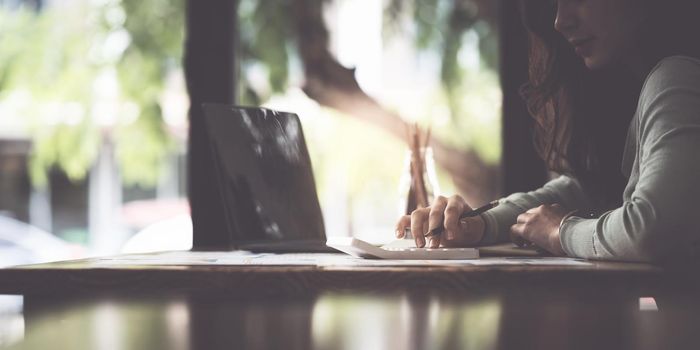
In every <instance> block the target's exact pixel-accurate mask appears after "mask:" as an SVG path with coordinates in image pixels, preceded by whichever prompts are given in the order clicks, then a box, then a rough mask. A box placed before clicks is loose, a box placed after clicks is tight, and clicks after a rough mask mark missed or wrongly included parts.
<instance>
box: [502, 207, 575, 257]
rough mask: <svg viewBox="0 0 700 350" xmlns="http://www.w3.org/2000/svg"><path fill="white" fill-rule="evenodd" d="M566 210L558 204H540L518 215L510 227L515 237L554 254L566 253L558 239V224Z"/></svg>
mask: <svg viewBox="0 0 700 350" xmlns="http://www.w3.org/2000/svg"><path fill="white" fill-rule="evenodd" d="M567 212H568V211H567V210H566V209H565V208H564V207H562V206H561V205H559V204H553V205H540V206H539V207H537V208H532V209H530V210H528V211H526V212H524V213H522V214H520V215H519V216H518V221H517V223H516V224H515V225H513V226H511V227H510V232H511V234H512V235H513V236H515V238H521V239H524V240H526V241H528V242H532V243H534V244H536V245H537V246H539V247H541V248H543V249H546V250H547V251H549V252H550V253H552V254H554V255H566V253H565V252H564V248H562V246H561V241H559V224H560V223H561V220H562V219H563V218H564V216H566V213H567Z"/></svg>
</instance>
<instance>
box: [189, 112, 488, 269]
mask: <svg viewBox="0 0 700 350" xmlns="http://www.w3.org/2000/svg"><path fill="white" fill-rule="evenodd" d="M202 107H203V109H204V120H205V121H204V124H205V126H206V131H207V133H208V138H209V145H210V148H211V152H212V155H213V157H212V158H213V161H214V168H215V172H216V174H215V179H216V181H217V188H218V189H219V193H220V198H219V200H220V202H221V205H222V206H223V207H224V211H225V213H226V218H225V222H226V227H225V230H226V232H225V233H226V234H228V235H229V237H232V239H233V241H234V242H233V246H234V248H236V249H241V250H250V251H258V252H275V253H283V252H337V251H338V250H340V251H343V252H346V253H348V254H351V255H355V256H361V257H374V258H394V259H431V258H432V259H457V258H461V259H467V258H475V257H478V256H479V254H478V250H476V249H474V248H450V249H444V248H439V249H426V248H415V247H396V246H391V247H386V248H385V249H383V248H381V247H376V246H374V245H371V244H368V243H367V242H364V241H361V240H358V239H356V238H351V239H335V238H334V239H331V240H329V241H328V242H327V241H326V234H325V232H324V224H323V216H322V213H321V207H320V205H319V202H318V196H317V193H316V185H315V181H314V175H313V171H312V167H311V160H310V158H309V153H308V150H307V148H306V142H305V139H304V134H303V132H302V128H301V122H300V120H299V117H298V116H297V115H296V114H294V113H287V112H280V111H274V110H271V109H266V108H258V107H238V106H231V105H225V104H211V103H206V104H204V105H203V106H202ZM327 243H328V245H332V246H333V248H331V247H329V246H328V245H327ZM334 248H335V249H334ZM336 249H338V250H336Z"/></svg>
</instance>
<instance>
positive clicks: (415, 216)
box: [411, 208, 430, 248]
mask: <svg viewBox="0 0 700 350" xmlns="http://www.w3.org/2000/svg"><path fill="white" fill-rule="evenodd" d="M429 213H430V208H419V209H416V210H414V211H413V212H412V213H411V234H412V235H413V239H414V240H415V241H416V247H418V248H423V247H424V246H425V237H424V235H425V232H426V231H427V226H428V214H429ZM424 227H425V228H424Z"/></svg>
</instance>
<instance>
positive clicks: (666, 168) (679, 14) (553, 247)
mask: <svg viewBox="0 0 700 350" xmlns="http://www.w3.org/2000/svg"><path fill="white" fill-rule="evenodd" d="M698 3H699V2H698V1H696V0H558V1H536V0H523V1H521V10H522V14H523V19H524V22H525V24H526V27H527V28H528V30H529V32H530V44H531V49H530V81H529V83H528V84H527V85H526V86H525V87H524V88H523V96H524V98H525V99H526V102H527V105H528V107H529V110H530V113H531V114H532V115H533V117H534V119H535V121H536V123H535V135H534V140H535V146H536V149H537V151H538V152H539V154H540V156H541V157H542V158H543V159H544V161H545V163H546V164H547V166H548V168H549V169H550V170H551V171H553V172H556V173H559V174H562V175H561V176H559V177H557V178H555V179H554V180H552V181H550V182H548V183H547V184H545V185H544V187H542V188H540V189H538V190H535V191H532V192H529V193H516V194H513V195H510V196H508V197H507V198H504V199H501V200H500V201H499V202H500V205H499V206H498V207H496V208H494V209H492V210H490V211H488V212H486V213H484V214H482V215H480V216H477V217H474V218H469V219H465V220H462V221H460V220H459V215H460V214H461V213H462V212H464V211H466V210H470V209H471V208H470V207H469V206H468V205H467V203H465V201H464V199H463V198H461V197H460V196H453V197H451V198H449V199H447V198H444V197H439V198H437V199H436V200H435V202H434V203H433V205H432V206H431V207H429V208H423V209H418V210H416V211H414V212H413V213H412V214H411V215H410V216H404V217H402V218H401V219H400V220H399V223H398V225H397V231H396V234H397V236H398V237H403V234H404V233H403V231H404V230H403V228H404V227H410V229H411V232H412V234H413V236H414V237H415V240H416V245H417V246H420V247H423V246H425V245H426V238H425V237H424V235H425V233H426V232H428V231H429V230H432V229H433V228H436V227H438V226H439V225H440V223H443V224H444V227H445V232H444V233H443V234H442V235H440V236H435V237H430V238H429V239H428V242H427V245H428V246H430V247H438V246H439V245H443V246H474V245H484V244H493V243H497V242H503V241H507V240H508V239H509V236H511V238H513V239H522V240H525V241H528V242H531V243H533V244H536V245H537V246H539V247H541V248H544V249H546V250H547V251H549V252H551V253H552V254H555V255H569V256H575V257H582V258H590V259H608V260H624V261H645V262H663V261H668V260H671V259H672V258H679V259H680V258H692V257H695V256H697V254H698V250H699V249H698V242H700V220H697V219H696V218H695V216H696V215H697V214H696V213H698V212H700V205H696V204H695V203H698V202H700V183H698V182H697V181H700V59H699V58H700V50H698V47H699V46H700V45H699V44H698V42H697V39H696V38H695V37H696V36H697V35H698V34H699V33H700V31H699V30H698V27H694V24H693V23H695V22H696V21H697V19H696V18H694V17H696V16H700V11H698V9H699V8H700V5H698ZM620 170H621V171H620ZM623 176H624V177H623ZM625 183H626V184H625Z"/></svg>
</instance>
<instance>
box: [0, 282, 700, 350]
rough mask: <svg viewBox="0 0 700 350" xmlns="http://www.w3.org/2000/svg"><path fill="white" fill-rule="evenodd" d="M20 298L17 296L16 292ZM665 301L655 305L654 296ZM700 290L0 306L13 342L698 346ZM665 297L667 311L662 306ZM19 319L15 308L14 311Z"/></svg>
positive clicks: (0, 323)
mask: <svg viewBox="0 0 700 350" xmlns="http://www.w3.org/2000/svg"><path fill="white" fill-rule="evenodd" d="M17 298H20V299H19V301H20V302H21V301H22V299H21V298H22V297H14V298H12V297H10V298H9V299H5V301H8V300H15V301H17ZM654 303H656V305H655V304H654ZM699 305H700V303H697V302H696V301H695V300H694V298H693V296H692V295H680V294H674V295H666V296H655V298H654V299H642V300H641V304H640V298H639V296H629V295H606V294H604V293H600V294H597V295H591V294H590V292H587V294H584V293H581V294H578V293H571V292H566V293H561V292H543V291H539V292H527V291H525V292H518V291H513V292H512V293H503V292H501V293H496V294H492V293H486V292H484V293H481V294H473V295H460V296H454V295H452V296H447V295H432V294H429V293H421V294H410V293H400V294H386V295H347V294H324V295H320V296H317V297H309V298H303V299H299V298H294V299H279V298H277V299H269V298H267V299H263V298H261V299H257V298H246V299H230V298H226V297H221V296H217V297H213V296H202V295H200V296H148V297H138V298H123V297H120V298H93V299H87V300H86V299H81V298H75V299H73V300H49V299H46V298H32V297H24V299H23V306H22V307H19V308H17V309H16V311H15V314H13V311H12V310H13V308H12V307H9V308H8V307H5V308H0V327H1V329H0V347H8V348H10V349H95V350H101V349H223V348H225V349H451V348H470V349H471V348H474V349H496V348H518V349H527V348H532V349H550V348H551V349H563V348H582V349H584V348H585V349H601V348H606V349H607V348H615V349H624V348H630V349H660V348H665V349H677V348H689V347H693V348H697V345H700V341H698V339H697V337H694V336H695V335H696V334H693V332H694V331H695V330H696V329H698V324H700V323H698V322H697V321H698V319H699V318H700V317H698V313H697V311H700V307H698V306H699ZM657 307H658V309H657ZM13 317H14V318H13Z"/></svg>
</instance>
